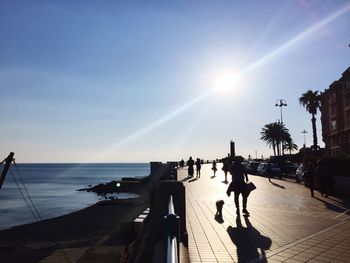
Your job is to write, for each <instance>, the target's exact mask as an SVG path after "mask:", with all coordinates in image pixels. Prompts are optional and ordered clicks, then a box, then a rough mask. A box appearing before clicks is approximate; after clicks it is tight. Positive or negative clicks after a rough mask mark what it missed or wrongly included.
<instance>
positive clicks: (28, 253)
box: [0, 197, 148, 263]
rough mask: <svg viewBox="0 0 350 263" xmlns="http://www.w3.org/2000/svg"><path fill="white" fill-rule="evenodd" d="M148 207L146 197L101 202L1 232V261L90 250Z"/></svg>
mask: <svg viewBox="0 0 350 263" xmlns="http://www.w3.org/2000/svg"><path fill="white" fill-rule="evenodd" d="M147 205H148V204H147V202H146V198H144V197H141V198H138V199H129V200H109V201H101V202H98V203H97V204H95V205H92V206H90V207H88V208H85V209H82V210H80V211H77V212H74V213H71V214H67V215H64V216H60V217H56V218H52V219H48V220H43V221H41V222H37V223H32V224H27V225H22V226H16V227H13V228H11V229H6V230H2V231H0V255H1V262H2V263H15V262H24V261H25V262H27V263H31V262H33V263H34V262H40V261H41V260H42V259H44V258H45V257H47V256H48V255H50V254H51V253H52V252H53V251H55V250H57V249H61V248H79V247H90V246H93V245H94V244H95V243H96V242H97V241H98V240H100V239H102V238H105V239H106V237H107V239H108V237H109V238H111V239H113V236H115V235H118V232H120V228H119V226H120V223H121V222H130V221H132V220H133V219H134V218H136V217H137V215H138V214H139V213H140V212H142V211H143V210H144V209H145V208H146V207H147ZM119 241H120V240H119ZM128 242H130V240H124V243H126V244H122V245H127V243H128ZM119 243H123V242H119Z"/></svg>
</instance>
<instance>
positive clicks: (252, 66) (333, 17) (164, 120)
mask: <svg viewBox="0 0 350 263" xmlns="http://www.w3.org/2000/svg"><path fill="white" fill-rule="evenodd" d="M348 11H350V4H348V5H346V6H345V7H343V8H341V9H340V10H338V11H336V12H334V13H332V14H330V15H329V16H327V17H326V18H324V19H323V20H321V21H319V22H317V23H315V24H313V25H312V26H311V27H309V28H307V29H306V30H304V31H303V32H301V33H299V34H298V35H297V36H295V37H293V38H292V39H290V40H289V41H287V42H286V43H284V44H282V45H281V46H280V47H278V48H276V49H275V50H273V51H271V52H270V53H268V54H266V55H265V56H263V57H261V58H260V59H258V60H257V61H255V62H254V63H252V64H250V65H248V66H247V67H245V68H244V69H242V70H241V71H240V72H238V73H236V75H235V79H239V78H241V77H242V76H243V75H244V74H246V73H248V72H250V71H252V70H254V69H256V68H258V67H259V66H262V65H264V64H265V63H267V62H268V61H270V60H271V59H273V58H274V57H276V56H277V55H279V54H281V53H282V52H284V51H286V50H287V49H288V48H290V47H292V46H293V45H295V44H296V43H298V42H300V41H302V40H304V39H305V38H306V37H308V36H310V35H311V34H313V33H314V32H316V31H317V30H319V29H320V28H322V27H324V26H326V25H327V24H329V23H331V22H333V21H334V20H336V19H337V18H339V17H340V16H342V15H344V14H345V13H347V12H348ZM213 92H215V87H213V88H212V90H210V91H207V92H205V93H203V94H202V95H201V96H199V97H197V98H194V99H193V100H192V101H189V102H188V103H186V104H184V105H183V106H181V107H179V108H178V109H176V110H175V111H173V112H171V113H169V114H167V115H165V116H163V117H161V118H160V119H159V120H156V121H154V122H153V123H151V124H150V125H148V126H146V127H144V128H141V129H140V130H138V131H136V132H135V133H133V134H131V135H130V136H128V137H126V138H124V139H122V140H121V141H119V142H118V143H116V144H114V145H113V146H111V147H110V148H108V149H106V150H104V151H103V152H100V153H99V154H98V155H97V156H95V157H96V158H100V157H102V156H105V155H108V154H109V153H111V152H112V151H114V150H117V149H119V148H121V147H122V146H124V145H126V144H128V143H129V142H131V141H134V140H136V139H138V138H140V137H141V136H144V135H145V134H147V133H149V132H151V131H153V130H155V129H156V128H158V127H159V126H161V125H163V124H165V123H167V122H168V121H170V120H171V119H172V118H174V117H175V116H177V115H179V114H181V113H183V112H184V111H186V110H188V109H190V108H191V107H192V106H194V105H195V104H197V103H198V102H200V101H202V100H203V99H204V98H206V97H208V96H209V95H210V94H211V93H213Z"/></svg>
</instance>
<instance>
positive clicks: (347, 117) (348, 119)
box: [345, 111, 350, 128]
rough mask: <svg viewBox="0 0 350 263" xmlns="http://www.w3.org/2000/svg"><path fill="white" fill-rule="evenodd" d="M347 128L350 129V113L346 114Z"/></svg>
mask: <svg viewBox="0 0 350 263" xmlns="http://www.w3.org/2000/svg"><path fill="white" fill-rule="evenodd" d="M345 128H350V111H347V112H346V113H345Z"/></svg>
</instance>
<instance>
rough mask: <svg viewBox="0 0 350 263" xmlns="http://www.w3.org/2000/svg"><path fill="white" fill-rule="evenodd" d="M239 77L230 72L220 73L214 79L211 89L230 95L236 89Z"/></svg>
mask: <svg viewBox="0 0 350 263" xmlns="http://www.w3.org/2000/svg"><path fill="white" fill-rule="evenodd" d="M238 79H239V75H238V74H236V73H235V72H232V71H221V72H219V73H218V74H217V75H216V76H215V79H214V86H213V89H214V91H216V92H220V93H230V92H232V91H234V90H235V89H237V85H238Z"/></svg>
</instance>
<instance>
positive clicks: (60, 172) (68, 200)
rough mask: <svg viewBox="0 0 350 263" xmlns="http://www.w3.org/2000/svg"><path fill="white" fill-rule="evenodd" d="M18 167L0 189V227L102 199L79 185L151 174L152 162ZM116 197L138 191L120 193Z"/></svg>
mask: <svg viewBox="0 0 350 263" xmlns="http://www.w3.org/2000/svg"><path fill="white" fill-rule="evenodd" d="M2 168H3V167H0V171H2ZM17 168H18V169H16V166H14V164H11V168H10V170H9V172H8V173H7V176H6V177H5V181H4V183H3V186H2V188H1V189H0V229H6V228H11V227H13V226H17V225H22V224H28V223H32V222H36V221H38V218H39V217H40V218H41V219H48V218H53V217H57V216H61V215H64V214H68V213H71V212H74V211H77V210H80V209H83V208H85V207H88V206H90V205H93V204H95V203H96V202H98V201H100V200H102V197H100V196H98V195H97V194H95V193H92V192H86V191H77V190H78V189H82V188H88V187H89V186H94V185H97V184H100V183H107V182H110V181H113V180H119V179H122V178H123V177H132V178H142V177H146V176H148V175H149V174H150V165H149V163H109V164H105V163H99V164H95V163H88V164H87V163H84V164H78V163H76V164H73V163H69V164H17ZM22 182H23V183H22ZM28 195H29V196H28ZM29 197H30V198H29ZM114 197H116V198H119V199H127V198H136V197H137V195H135V194H132V193H119V194H117V195H115V196H114ZM33 204H34V207H33ZM28 205H29V207H31V209H30V208H29V207H28ZM35 209H36V210H35ZM31 211H32V212H31ZM36 211H37V212H38V213H37V212H36ZM38 214H39V216H38Z"/></svg>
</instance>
